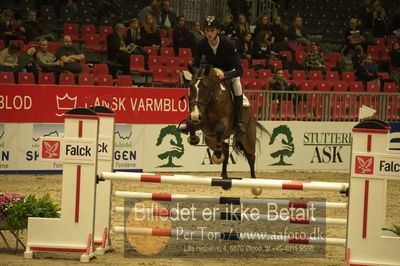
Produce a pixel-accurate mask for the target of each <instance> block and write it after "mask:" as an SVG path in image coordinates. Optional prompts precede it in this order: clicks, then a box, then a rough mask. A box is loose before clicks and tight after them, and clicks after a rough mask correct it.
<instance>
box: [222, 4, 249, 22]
mask: <svg viewBox="0 0 400 266" xmlns="http://www.w3.org/2000/svg"><path fill="white" fill-rule="evenodd" d="M226 4H227V5H228V7H229V8H230V9H231V13H232V15H233V21H234V22H238V21H239V16H240V14H243V15H244V16H245V17H246V20H247V19H248V18H249V17H250V13H249V7H248V5H247V1H246V0H228V1H227V2H226Z"/></svg>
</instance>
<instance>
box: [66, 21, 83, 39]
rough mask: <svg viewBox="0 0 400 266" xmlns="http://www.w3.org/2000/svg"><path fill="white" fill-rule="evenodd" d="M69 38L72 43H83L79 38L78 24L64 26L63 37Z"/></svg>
mask: <svg viewBox="0 0 400 266" xmlns="http://www.w3.org/2000/svg"><path fill="white" fill-rule="evenodd" d="M65 35H69V36H71V39H72V41H74V42H83V39H82V38H80V37H79V29H78V24H64V36H65Z"/></svg>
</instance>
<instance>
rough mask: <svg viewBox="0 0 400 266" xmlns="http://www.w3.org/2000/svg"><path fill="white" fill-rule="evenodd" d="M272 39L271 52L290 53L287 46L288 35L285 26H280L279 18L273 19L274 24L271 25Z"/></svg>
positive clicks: (280, 20)
mask: <svg viewBox="0 0 400 266" xmlns="http://www.w3.org/2000/svg"><path fill="white" fill-rule="evenodd" d="M271 32H272V38H273V40H274V43H273V44H272V50H274V51H277V52H279V51H291V48H290V47H289V45H288V44H287V41H288V35H287V32H286V29H285V26H284V25H283V24H282V19H281V17H280V16H276V17H275V18H274V22H273V24H272V25H271Z"/></svg>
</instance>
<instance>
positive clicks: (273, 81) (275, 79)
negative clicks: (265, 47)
mask: <svg viewBox="0 0 400 266" xmlns="http://www.w3.org/2000/svg"><path fill="white" fill-rule="evenodd" d="M267 80H268V83H269V88H270V90H271V91H297V90H298V88H297V87H296V85H295V84H294V83H290V84H289V82H288V81H287V79H285V77H284V76H283V69H282V68H278V69H276V71H275V73H274V75H273V76H272V77H269V78H268V79H267ZM272 99H273V100H277V101H278V104H279V103H280V100H283V101H286V100H291V99H292V95H291V94H288V93H285V94H283V93H282V94H278V93H273V95H272ZM279 109H280V108H278V110H279Z"/></svg>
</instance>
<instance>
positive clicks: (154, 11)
mask: <svg viewBox="0 0 400 266" xmlns="http://www.w3.org/2000/svg"><path fill="white" fill-rule="evenodd" d="M148 14H150V15H152V16H153V18H154V19H155V20H156V21H159V20H161V3H160V0H153V1H152V2H151V4H150V5H149V6H146V7H145V8H143V9H142V10H141V11H140V12H139V14H138V17H139V19H140V21H141V22H144V21H145V20H146V16H147V15H148ZM156 23H157V24H158V22H156Z"/></svg>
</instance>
